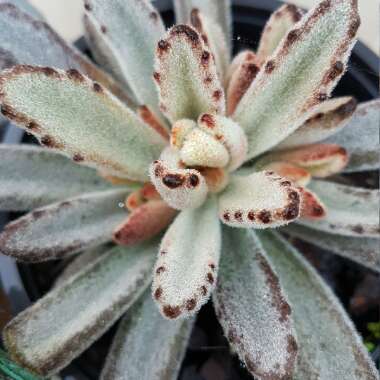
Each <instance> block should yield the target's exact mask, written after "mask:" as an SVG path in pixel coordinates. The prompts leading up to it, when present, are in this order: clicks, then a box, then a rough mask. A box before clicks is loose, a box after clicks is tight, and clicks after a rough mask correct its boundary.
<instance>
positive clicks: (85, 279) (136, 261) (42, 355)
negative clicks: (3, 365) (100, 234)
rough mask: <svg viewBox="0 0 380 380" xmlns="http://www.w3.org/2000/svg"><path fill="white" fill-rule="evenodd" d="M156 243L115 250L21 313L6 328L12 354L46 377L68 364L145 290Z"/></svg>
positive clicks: (6, 342) (27, 366) (20, 361)
mask: <svg viewBox="0 0 380 380" xmlns="http://www.w3.org/2000/svg"><path fill="white" fill-rule="evenodd" d="M156 243H157V242H151V243H149V244H145V245H140V246H135V247H131V248H122V247H117V248H114V249H112V250H111V251H109V252H108V253H107V254H105V255H102V256H101V257H100V258H99V259H98V260H96V261H95V262H93V263H92V264H90V265H88V266H86V267H85V268H83V269H82V270H81V271H80V272H79V273H77V275H75V276H73V277H71V279H70V281H67V282H65V283H63V284H62V285H60V286H57V287H56V288H55V289H54V290H52V291H50V292H49V293H48V294H47V295H46V296H44V297H43V298H41V299H40V300H39V301H38V302H36V303H35V304H34V305H33V306H31V307H29V308H28V309H26V310H25V311H24V312H22V313H21V314H19V315H18V316H17V317H16V318H15V319H13V321H11V322H10V324H8V326H7V327H6V328H5V330H4V331H3V338H4V343H5V346H6V348H7V349H8V351H9V352H10V354H11V356H12V358H13V359H15V360H16V361H17V362H18V363H20V364H22V365H23V366H24V367H25V368H28V369H30V370H32V371H33V372H35V373H37V374H40V375H42V376H50V375H52V374H54V373H57V372H58V371H59V370H60V369H61V368H63V367H65V366H66V365H67V364H68V363H70V362H71V361H72V360H73V359H74V358H75V357H77V356H78V355H79V354H80V353H82V352H83V351H84V350H85V349H86V348H88V347H89V346H90V345H91V344H92V343H93V342H94V341H95V340H96V339H98V338H99V337H100V336H101V335H102V334H103V333H104V332H105V331H106V330H108V328H109V327H110V326H111V325H112V324H113V323H115V322H116V321H117V319H118V318H120V316H121V315H122V314H123V313H124V312H125V311H126V310H127V309H128V308H129V307H130V306H131V305H132V304H133V303H134V302H135V301H136V299H137V298H138V297H139V296H140V295H141V294H142V293H143V291H144V289H145V288H146V287H147V286H148V284H149V282H150V278H151V276H150V274H151V270H152V260H153V259H154V253H155V251H156V249H157V246H156Z"/></svg>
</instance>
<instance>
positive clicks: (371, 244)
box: [281, 223, 380, 272]
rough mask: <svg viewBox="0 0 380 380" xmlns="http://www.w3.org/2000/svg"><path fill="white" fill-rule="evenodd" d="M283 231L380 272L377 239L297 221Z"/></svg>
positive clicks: (379, 252) (379, 253)
mask: <svg viewBox="0 0 380 380" xmlns="http://www.w3.org/2000/svg"><path fill="white" fill-rule="evenodd" d="M281 231H282V232H285V233H287V234H289V235H290V236H292V237H296V238H298V239H301V240H303V241H306V242H308V243H310V244H313V245H315V246H317V247H320V248H322V249H325V250H327V251H331V252H333V253H335V254H336V255H340V256H343V257H345V258H347V259H350V260H352V261H355V262H356V263H359V264H361V265H364V266H365V267H367V268H369V269H372V270H376V271H377V272H380V250H379V240H377V239H371V238H367V239H360V238H356V237H348V236H339V235H334V234H331V233H327V232H322V231H317V230H315V229H313V228H312V227H305V226H300V225H298V224H295V223H293V224H291V225H289V226H286V227H283V228H282V229H281Z"/></svg>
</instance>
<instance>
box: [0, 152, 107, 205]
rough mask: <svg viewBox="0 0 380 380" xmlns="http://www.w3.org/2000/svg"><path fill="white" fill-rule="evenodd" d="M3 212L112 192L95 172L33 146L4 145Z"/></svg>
mask: <svg viewBox="0 0 380 380" xmlns="http://www.w3.org/2000/svg"><path fill="white" fill-rule="evenodd" d="M0 183H1V186H0V210H12V211H24V210H31V209H33V208H36V207H41V206H45V205H47V204H49V203H53V202H56V201H58V200H62V199H66V198H68V197H73V196H75V195H80V194H82V193H88V192H91V191H99V190H105V189H107V188H108V189H109V188H110V187H111V184H110V183H108V182H106V181H105V180H103V179H102V178H101V177H99V175H98V174H97V173H96V171H95V170H93V169H90V168H86V167H84V166H79V165H77V164H75V163H73V162H72V161H70V160H68V159H67V158H66V157H64V156H62V155H60V154H57V153H54V152H51V151H48V150H47V149H41V148H38V147H36V146H31V145H0Z"/></svg>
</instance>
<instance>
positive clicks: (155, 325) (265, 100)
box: [0, 0, 380, 380]
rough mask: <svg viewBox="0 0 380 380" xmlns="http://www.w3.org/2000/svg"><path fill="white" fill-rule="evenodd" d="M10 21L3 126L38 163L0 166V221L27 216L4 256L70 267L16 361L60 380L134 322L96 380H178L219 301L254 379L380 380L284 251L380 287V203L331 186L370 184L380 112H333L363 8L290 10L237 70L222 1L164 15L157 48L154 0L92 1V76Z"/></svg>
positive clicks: (38, 26)
mask: <svg viewBox="0 0 380 380" xmlns="http://www.w3.org/2000/svg"><path fill="white" fill-rule="evenodd" d="M11 3H13V2H12V1H5V2H4V1H1V4H0V26H1V28H0V30H1V34H2V39H1V42H0V68H1V69H4V71H2V73H1V75H0V102H1V111H2V114H3V115H4V116H5V117H7V118H9V119H10V120H11V121H13V122H14V123H16V124H17V125H19V126H20V127H22V128H24V129H25V130H26V131H27V133H29V134H32V135H34V136H35V137H36V138H37V139H38V141H39V142H40V143H41V145H42V146H43V148H39V147H35V146H29V145H15V146H12V145H3V146H1V147H0V180H1V187H0V209H1V210H11V211H29V210H33V211H31V212H30V213H28V214H26V215H24V216H22V217H20V218H19V219H17V220H15V221H13V222H11V223H9V224H8V225H7V226H6V227H5V228H4V231H3V232H2V233H1V234H0V251H1V252H2V253H3V254H5V255H9V256H12V257H14V258H16V259H17V260H19V261H23V262H29V263H35V262H39V261H45V260H56V259H68V258H72V257H73V256H74V255H76V256H75V258H73V260H72V261H71V263H70V264H69V265H68V266H67V268H66V269H65V271H64V272H63V274H62V275H61V277H59V278H58V279H57V282H56V284H55V286H54V287H53V289H52V290H51V291H50V292H49V293H48V294H47V295H45V296H44V297H43V298H42V299H40V300H39V301H38V302H36V303H35V304H34V305H32V306H31V307H29V308H28V309H27V310H25V311H24V312H22V313H21V314H19V315H18V316H16V317H15V318H14V319H13V320H12V321H11V322H10V323H9V324H8V325H7V326H6V327H5V329H4V331H3V339H4V344H5V347H6V348H7V350H8V352H9V354H10V356H11V358H12V359H13V360H14V361H15V362H16V363H18V364H19V365H20V366H22V367H24V368H25V369H27V370H29V371H31V372H32V373H34V374H36V375H40V376H45V377H46V376H52V375H54V374H56V373H57V372H59V371H60V370H61V369H62V368H64V367H65V366H67V365H68V364H69V363H70V362H71V361H72V360H73V359H74V358H75V357H77V356H78V355H79V354H80V353H81V352H83V351H84V350H85V349H86V348H87V347H89V346H90V345H91V344H92V343H93V342H94V341H95V340H96V339H97V338H99V337H100V336H101V335H102V334H103V333H104V332H105V331H106V330H108V329H109V328H110V327H111V326H112V325H113V324H114V323H115V322H116V321H117V320H119V319H120V318H121V317H122V316H123V315H124V314H125V316H124V317H123V320H122V322H121V324H120V327H119V330H118V332H117V334H116V337H115V340H114V343H113V345H112V347H111V349H110V353H109V356H108V358H107V361H106V365H105V368H104V370H103V372H102V374H101V376H100V377H101V378H102V379H137V378H143V379H175V378H176V376H177V374H178V371H179V367H180V364H181V360H182V357H183V355H184V352H185V349H186V346H187V341H188V338H189V335H190V332H191V328H192V325H193V321H194V318H195V315H196V313H197V312H198V310H199V309H200V308H201V307H202V305H204V304H205V303H206V302H207V301H208V300H209V298H210V296H211V294H212V298H213V303H214V306H215V310H216V315H217V317H218V319H219V321H220V323H221V326H222V327H223V330H224V333H225V335H226V337H227V339H228V341H229V343H230V345H231V349H232V350H233V351H234V352H236V353H237V355H238V356H239V357H240V359H241V361H242V362H243V363H244V364H245V366H246V368H247V369H248V371H249V372H250V373H251V374H252V375H253V376H255V377H256V378H258V379H290V378H292V379H334V378H335V379H346V380H348V379H378V378H379V377H378V374H377V371H376V369H375V367H374V365H373V363H372V362H371V360H370V358H369V356H368V354H367V352H366V350H365V348H364V346H363V344H362V342H361V339H360V338H359V336H358V334H357V332H355V329H354V327H353V324H352V322H351V321H350V320H349V317H348V316H347V314H346V313H345V311H344V310H343V308H342V306H341V305H340V303H339V301H338V300H337V299H336V297H335V296H334V294H333V292H332V291H331V290H330V289H329V288H328V287H327V285H325V284H324V282H323V280H322V279H321V278H320V276H319V275H318V273H317V272H316V271H315V270H314V269H313V268H312V267H311V265H310V264H308V263H307V262H306V260H305V259H304V258H303V257H302V256H301V254H300V253H298V252H297V250H296V248H295V247H294V246H292V245H291V243H290V242H289V241H288V240H286V238H285V237H284V236H282V234H285V235H286V236H289V235H290V236H294V237H297V238H300V239H303V240H305V241H307V242H310V243H312V244H315V245H317V246H320V247H323V248H327V249H329V250H330V251H332V252H334V253H336V254H338V255H342V256H345V257H348V258H349V259H351V260H354V261H356V262H357V263H359V264H362V265H364V266H367V267H369V268H371V269H373V270H377V271H380V255H379V251H378V242H379V237H380V232H379V225H378V201H379V191H377V190H368V189H363V188H355V187H351V186H347V185H341V184H338V183H336V182H334V181H333V180H330V181H327V180H326V177H329V176H332V175H334V174H337V173H340V172H355V171H364V170H371V169H378V168H379V156H378V152H377V150H378V147H379V143H378V131H377V128H378V121H379V110H380V102H379V101H378V100H375V101H372V102H369V103H365V104H362V105H360V106H359V107H358V108H357V104H356V101H355V100H354V99H353V98H352V97H343V98H335V99H330V96H331V93H332V90H333V89H334V87H335V85H336V84H337V82H338V80H339V79H340V78H341V77H342V75H343V74H344V72H345V70H346V67H347V62H348V59H349V56H350V52H351V49H352V48H353V46H354V44H355V36H356V32H357V29H358V27H359V24H360V21H359V15H358V10H357V1H356V0H323V1H321V2H320V3H319V4H318V5H317V6H316V7H315V8H313V9H312V10H310V11H309V12H308V13H306V14H303V12H302V11H301V10H300V9H298V8H297V7H295V6H293V5H284V6H282V7H281V8H280V9H279V10H277V11H276V12H275V13H274V14H273V15H272V17H271V18H270V20H269V21H268V23H267V25H266V27H265V29H264V31H263V34H262V38H261V41H260V46H259V49H258V51H257V52H256V53H255V52H253V51H242V52H240V53H239V54H238V55H237V56H236V57H235V58H233V59H231V50H232V47H231V41H232V37H231V36H232V32H231V13H230V2H229V1H228V0H223V1H221V0H219V1H217V0H202V1H198V0H175V1H174V6H175V11H176V16H177V22H178V24H177V25H175V26H173V27H172V28H170V29H169V30H167V31H165V28H164V24H163V22H162V20H161V17H160V14H159V13H158V12H157V10H155V9H154V7H153V5H152V4H151V2H150V1H148V0H128V1H127V0H110V1H102V0H87V1H85V2H84V8H85V26H86V36H87V41H88V44H89V46H90V47H91V49H92V53H93V56H94V58H95V60H96V62H97V63H98V64H99V65H100V66H101V67H102V68H99V67H98V66H95V64H93V63H92V62H91V61H89V60H88V59H87V58H86V57H85V56H83V55H82V54H81V53H80V52H79V51H77V50H76V49H75V48H74V47H71V46H68V45H67V44H66V43H65V42H64V41H63V40H62V39H61V38H60V37H59V36H58V35H57V34H56V33H55V32H54V31H53V30H52V29H51V28H50V27H49V26H48V25H47V24H46V23H45V22H44V21H43V20H41V19H39V17H40V16H39V15H38V14H37V13H35V12H33V13H31V11H30V8H27V7H26V8H24V3H23V2H22V1H21V2H20V1H17V6H16V5H15V4H11ZM103 70H104V71H103ZM338 132H339V133H338ZM321 141H323V142H321ZM65 156H66V157H65ZM67 157H68V158H67ZM291 222H294V223H291ZM110 243H111V244H110ZM81 252H82V253H81ZM79 253H80V254H79ZM156 257H157V258H156ZM155 261H156V263H155V264H154V262H155ZM152 271H153V277H152ZM152 279H153V282H152ZM151 283H153V285H152V287H151V291H150V290H149V289H150V284H151Z"/></svg>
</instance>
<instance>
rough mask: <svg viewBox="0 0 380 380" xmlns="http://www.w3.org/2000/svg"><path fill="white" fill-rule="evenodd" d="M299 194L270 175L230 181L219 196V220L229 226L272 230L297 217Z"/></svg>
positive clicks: (289, 185) (236, 178)
mask: <svg viewBox="0 0 380 380" xmlns="http://www.w3.org/2000/svg"><path fill="white" fill-rule="evenodd" d="M300 199H301V198H300V194H299V191H298V190H297V188H296V187H294V186H292V184H291V182H290V181H288V180H286V179H284V178H282V177H279V176H277V175H275V174H274V173H273V172H257V173H253V174H251V175H249V176H244V177H243V176H236V177H235V178H232V180H231V182H230V184H229V185H228V187H227V188H226V190H225V191H224V192H223V193H222V194H221V195H220V197H219V217H220V219H221V220H222V222H223V223H225V224H227V225H228V226H231V227H244V228H252V227H253V228H273V227H279V226H281V225H284V224H288V223H289V222H291V221H293V220H295V219H297V218H298V216H299V213H300Z"/></svg>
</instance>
